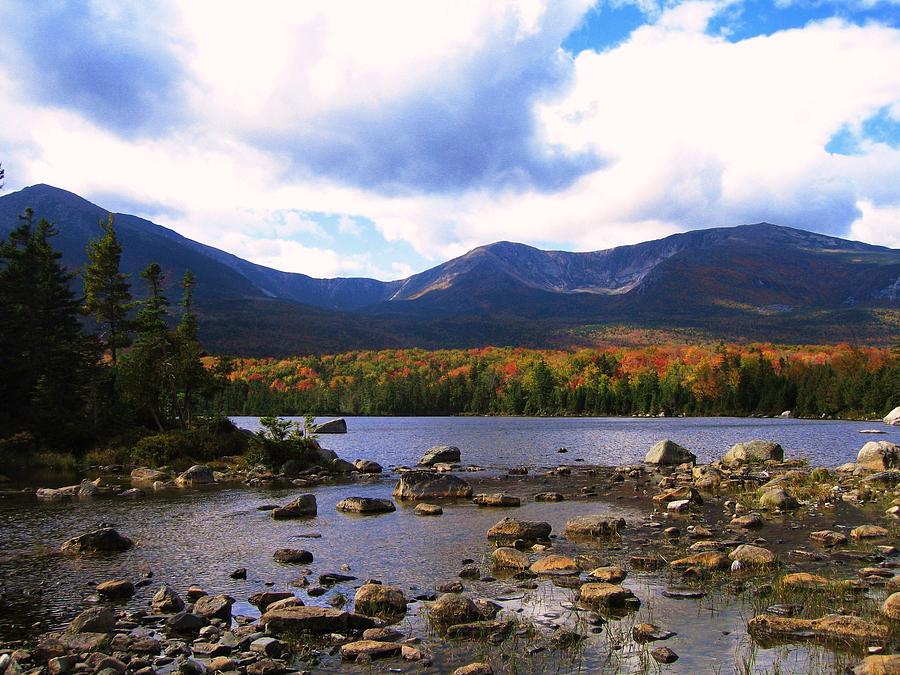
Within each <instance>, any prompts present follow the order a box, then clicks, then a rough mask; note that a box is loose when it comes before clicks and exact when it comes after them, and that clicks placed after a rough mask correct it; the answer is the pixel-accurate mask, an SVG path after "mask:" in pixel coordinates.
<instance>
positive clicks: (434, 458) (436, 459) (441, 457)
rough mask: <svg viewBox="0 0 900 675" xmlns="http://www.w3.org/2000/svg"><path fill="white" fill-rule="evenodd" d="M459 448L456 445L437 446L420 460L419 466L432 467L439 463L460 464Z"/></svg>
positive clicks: (430, 449)
mask: <svg viewBox="0 0 900 675" xmlns="http://www.w3.org/2000/svg"><path fill="white" fill-rule="evenodd" d="M459 458H460V453H459V448H457V447H456V446H454V445H435V446H434V447H432V448H429V449H428V451H427V452H426V453H425V454H424V455H422V459H420V460H419V466H432V465H434V464H438V463H445V462H449V463H453V462H459Z"/></svg>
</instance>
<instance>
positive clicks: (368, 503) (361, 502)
mask: <svg viewBox="0 0 900 675" xmlns="http://www.w3.org/2000/svg"><path fill="white" fill-rule="evenodd" d="M335 508H336V509H337V510H338V511H348V512H352V513H390V512H391V511H396V510H397V507H396V506H394V502H392V501H391V500H390V499H375V498H374V497H347V498H346V499H342V500H341V501H339V502H338V503H337V506H336V507H335Z"/></svg>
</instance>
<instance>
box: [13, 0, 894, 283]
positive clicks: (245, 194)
mask: <svg viewBox="0 0 900 675" xmlns="http://www.w3.org/2000/svg"><path fill="white" fill-rule="evenodd" d="M0 44H2V45H3V55H4V56H3V59H2V60H0V101H2V108H0V110H2V119H3V121H2V123H0V163H2V165H3V167H4V169H5V170H6V181H5V183H6V184H5V188H4V191H5V192H10V191H13V190H17V189H20V188H22V187H24V186H27V185H32V184H35V183H49V184H51V185H55V186H57V187H61V188H65V189H67V190H71V191H73V192H75V193H77V194H80V195H82V196H84V197H86V198H88V199H90V200H91V201H94V202H95V203H98V204H100V205H101V206H103V207H104V208H107V209H110V210H112V211H118V212H125V213H133V214H136V215H140V216H142V217H145V218H149V219H151V220H153V221H155V222H157V223H159V224H161V225H165V226H167V227H171V228H173V229H175V230H177V231H178V232H180V233H181V234H184V235H185V236H188V237H191V238H193V239H196V240H198V241H201V242H203V243H206V244H210V245H213V246H216V247H218V248H221V249H224V250H226V251H229V252H231V253H234V254H236V255H239V256H241V257H243V258H246V259H249V260H252V261H254V262H257V263H260V264H264V265H268V266H271V267H275V268H277V269H281V270H286V271H291V272H303V273H305V274H309V275H312V276H316V277H333V276H371V277H376V278H379V279H385V280H387V279H396V278H402V277H405V276H408V275H409V274H411V273H414V272H418V271H421V270H424V269H426V268H428V267H431V266H433V265H435V264H438V263H440V262H443V261H444V260H447V259H449V258H451V257H454V256H457V255H461V254H462V253H464V252H466V251H467V250H470V249H472V248H474V247H476V246H479V245H482V244H487V243H490V242H493V241H499V240H511V241H519V242H524V243H527V244H532V245H535V246H539V247H541V248H556V249H564V250H574V251H586V250H596V249H601V248H608V247H611V246H617V245H621V244H630V243H636V242H640V241H645V240H649V239H656V238H660V237H664V236H667V235H670V234H673V233H676V232H681V231H686V230H691V229H697V228H706V227H720V226H731V225H740V224H744V223H754V222H761V221H767V222H771V223H776V224H780V225H787V226H792V227H799V228H803V229H808V230H813V231H816V232H823V233H828V234H833V235H837V236H842V237H848V238H852V239H859V240H862V241H866V242H869V243H874V244H881V245H886V246H892V247H900V0H774V2H773V0H686V1H684V2H677V1H673V2H668V1H664V2H660V1H658V0H612V1H608V0H603V1H601V2H592V1H591V0H553V1H552V2H551V1H546V2H545V1H542V0H511V1H509V2H502V1H499V0H498V1H494V0H492V1H491V2H483V1H480V0H475V1H471V2H470V1H468V0H452V1H448V2H444V1H442V0H428V1H427V2H422V1H421V0H398V1H391V0H383V1H381V2H377V3H372V2H362V1H361V0H360V1H357V2H343V1H341V0H324V1H321V2H320V1H318V0H305V1H304V2H299V3H298V2H288V1H285V2H275V1H266V0H260V1H259V2H254V3H222V2H216V1H214V0H192V1H191V2H166V1H164V0H163V1H160V2H154V3H147V2H143V1H140V0H139V1H136V2H132V1H129V0H73V1H71V2H68V1H65V0H6V1H5V2H3V3H0Z"/></svg>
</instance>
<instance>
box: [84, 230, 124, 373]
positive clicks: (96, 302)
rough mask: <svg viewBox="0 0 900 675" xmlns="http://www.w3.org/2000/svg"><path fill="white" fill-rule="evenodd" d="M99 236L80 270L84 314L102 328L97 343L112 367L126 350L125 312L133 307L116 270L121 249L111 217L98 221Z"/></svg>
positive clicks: (90, 245)
mask: <svg viewBox="0 0 900 675" xmlns="http://www.w3.org/2000/svg"><path fill="white" fill-rule="evenodd" d="M100 227H102V228H103V236H102V237H100V238H98V239H94V240H93V241H91V243H90V244H89V245H88V248H87V256H88V260H89V262H88V264H87V265H86V266H85V268H84V311H85V312H86V313H88V314H92V315H93V316H94V318H95V319H96V321H97V323H98V324H99V325H100V326H102V332H101V335H100V340H101V343H102V344H103V345H104V346H105V347H106V348H107V349H108V350H109V353H110V357H111V359H112V363H113V366H114V367H115V366H116V364H117V363H118V353H119V350H120V349H122V348H124V347H127V346H128V345H129V344H130V342H131V340H130V336H129V333H130V331H131V329H132V327H133V322H132V321H129V319H128V313H129V311H130V310H131V309H132V308H133V307H134V305H135V303H133V302H131V293H130V291H129V289H130V288H131V284H129V283H128V281H127V278H128V277H127V276H126V275H125V274H122V272H121V271H120V269H119V266H120V262H121V259H122V246H121V245H120V244H119V240H118V238H117V237H116V231H115V228H114V227H113V214H111V213H110V214H109V219H108V220H107V222H106V223H103V222H101V223H100Z"/></svg>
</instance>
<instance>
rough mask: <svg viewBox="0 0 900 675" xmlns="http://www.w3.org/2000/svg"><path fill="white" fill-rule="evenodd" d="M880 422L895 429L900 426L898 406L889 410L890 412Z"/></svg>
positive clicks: (899, 407) (899, 408)
mask: <svg viewBox="0 0 900 675" xmlns="http://www.w3.org/2000/svg"><path fill="white" fill-rule="evenodd" d="M882 422H884V423H885V424H890V425H891V426H895V427H896V426H900V405H898V406H897V407H896V408H894V409H893V410H891V412H889V413H888V414H887V415H885V416H884V419H883V420H882Z"/></svg>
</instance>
